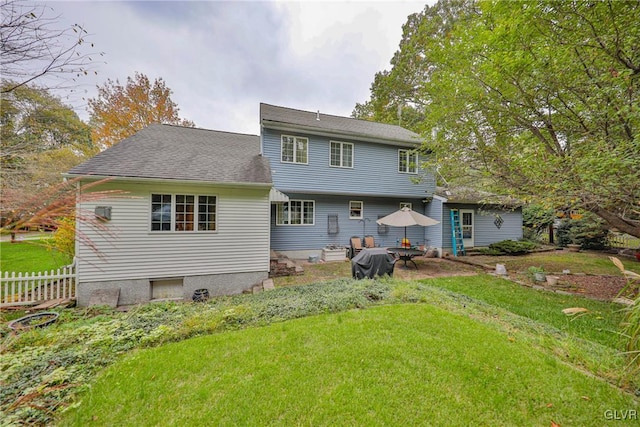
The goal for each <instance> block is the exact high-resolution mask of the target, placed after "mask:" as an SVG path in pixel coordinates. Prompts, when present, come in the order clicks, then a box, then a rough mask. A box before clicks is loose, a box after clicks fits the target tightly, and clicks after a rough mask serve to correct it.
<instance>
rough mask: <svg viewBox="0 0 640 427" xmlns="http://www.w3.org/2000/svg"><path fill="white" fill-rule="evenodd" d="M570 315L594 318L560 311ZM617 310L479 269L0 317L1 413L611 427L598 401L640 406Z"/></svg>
mask: <svg viewBox="0 0 640 427" xmlns="http://www.w3.org/2000/svg"><path fill="white" fill-rule="evenodd" d="M574 306H584V307H588V308H589V309H590V310H591V313H589V314H587V315H584V316H581V317H578V318H568V317H566V316H565V315H564V314H561V310H562V309H564V308H567V307H574ZM617 309H618V306H616V305H613V304H606V303H601V302H593V301H590V300H586V299H583V298H580V297H572V298H570V297H566V296H562V295H557V294H552V293H548V292H542V291H536V290H534V289H531V288H527V287H522V286H520V285H518V284H515V283H512V282H507V281H505V280H503V279H500V278H496V277H491V276H488V275H477V276H470V277H451V278H439V279H429V280H423V281H407V280H401V279H398V278H396V279H382V280H375V281H369V280H360V281H354V280H346V279H342V280H334V281H329V282H324V283H316V284H311V285H302V286H285V287H281V288H277V289H276V290H274V291H271V292H263V293H259V294H255V295H237V296H232V297H224V298H213V299H211V300H210V301H208V302H206V303H199V304H194V303H176V302H165V303H157V304H147V305H143V306H140V307H136V308H134V309H133V310H132V311H130V312H128V313H122V312H116V311H112V310H109V309H103V308H92V309H72V310H69V309H67V310H60V311H61V316H60V318H59V319H58V321H57V322H56V323H55V324H54V325H52V326H50V327H47V328H42V329H37V330H32V331H27V332H23V333H21V334H19V335H15V334H12V333H10V331H9V330H8V328H7V327H6V323H3V322H0V340H1V341H2V343H1V345H0V385H1V386H0V419H3V418H4V420H5V423H6V424H8V425H11V424H18V425H50V424H52V423H53V424H57V423H59V422H62V423H66V424H72V425H73V424H76V425H84V424H86V421H87V420H91V423H94V422H95V423H97V424H103V425H104V424H112V425H121V424H124V425H137V424H141V423H142V424H145V423H148V424H159V425H164V424H173V425H182V424H186V425H190V424H207V425H226V424H240V425H262V424H265V423H269V422H270V423H271V424H276V425H278V424H280V425H289V424H294V425H312V424H313V425H315V424H321V425H329V424H334V423H338V424H340V423H343V424H351V425H368V424H371V423H372V424H374V425H375V424H376V423H377V424H382V423H389V424H399V425H413V424H425V423H427V424H434V425H465V424H466V425H490V424H496V425H549V424H550V422H551V421H550V420H551V419H553V420H555V421H556V422H558V423H559V424H560V425H605V424H606V422H605V421H606V420H604V419H603V418H602V410H603V409H602V408H603V407H605V409H611V408H606V406H607V405H618V406H617V407H613V409H625V408H636V407H638V405H640V401H638V399H637V398H636V399H635V401H634V400H633V398H631V397H629V396H630V395H627V394H624V392H623V391H622V390H628V391H631V392H634V391H635V392H636V393H638V394H640V377H638V376H637V375H636V374H634V373H632V372H630V371H627V370H626V363H627V362H626V360H625V358H624V357H623V355H622V354H621V353H620V351H619V348H620V347H619V343H618V342H617V340H616V338H615V337H616V332H615V330H616V326H617V323H618V321H619V319H620V313H619V312H618V311H617ZM2 316H3V314H2V313H0V319H1V318H2ZM609 328H611V330H608V329H609ZM168 343H172V344H168ZM149 347H151V348H149ZM104 368H107V370H106V371H104V372H102V373H101V371H102V370H103V369H104ZM493 369H495V371H493ZM96 378H98V379H97V382H95V381H96ZM478 382H479V383H478ZM605 382H607V384H608V385H607V386H605V385H604V383H605ZM478 384H480V385H478ZM576 396H578V397H579V399H578V398H577V397H576ZM630 399H631V400H630ZM634 402H635V403H634ZM632 404H633V405H635V406H629V405H632ZM69 405H71V406H72V407H74V406H77V409H73V410H70V411H69V412H62V411H61V410H63V409H65V408H68V407H69ZM209 406H210V407H211V409H207V408H209ZM173 408H175V409H173ZM200 412H203V413H204V414H205V415H206V417H209V420H208V421H206V422H203V418H201V415H200ZM261 414H262V415H261ZM181 417H182V418H181ZM260 417H263V418H260ZM546 417H548V418H546ZM94 419H95V421H93V420H94ZM265 420H267V421H268V422H267V421H265ZM376 420H377V421H376ZM425 420H427V421H425ZM0 424H2V423H0ZM617 425H624V424H617Z"/></svg>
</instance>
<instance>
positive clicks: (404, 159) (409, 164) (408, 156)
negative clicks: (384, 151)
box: [398, 150, 418, 173]
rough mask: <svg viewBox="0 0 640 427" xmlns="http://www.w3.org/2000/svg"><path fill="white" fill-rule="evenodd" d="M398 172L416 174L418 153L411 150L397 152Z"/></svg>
mask: <svg viewBox="0 0 640 427" xmlns="http://www.w3.org/2000/svg"><path fill="white" fill-rule="evenodd" d="M398 172H400V173H418V153H416V152H415V151H412V150H398Z"/></svg>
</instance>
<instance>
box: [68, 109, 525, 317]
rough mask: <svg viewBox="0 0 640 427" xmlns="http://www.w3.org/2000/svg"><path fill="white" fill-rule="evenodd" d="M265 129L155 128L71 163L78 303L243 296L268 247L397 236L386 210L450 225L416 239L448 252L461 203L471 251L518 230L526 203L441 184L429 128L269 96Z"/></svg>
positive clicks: (314, 249)
mask: <svg viewBox="0 0 640 427" xmlns="http://www.w3.org/2000/svg"><path fill="white" fill-rule="evenodd" d="M260 125H261V131H260V135H259V136H258V135H245V134H237V133H229V132H219V131H212V130H205V129H197V128H185V127H179V126H170V125H151V126H149V127H147V128H145V129H143V130H141V131H139V132H138V133H136V134H135V135H133V136H131V137H129V138H126V139H125V140H123V141H121V142H120V143H118V144H116V145H114V146H113V147H111V148H109V149H107V150H105V151H103V152H102V153H100V154H98V155H96V156H95V157H93V158H92V159H90V160H88V161H86V162H85V163H83V164H81V165H79V166H77V167H75V168H73V169H72V170H71V171H69V172H68V174H66V176H67V177H68V178H77V179H78V194H79V198H78V200H79V201H78V207H77V212H78V218H81V219H83V220H81V221H78V222H77V226H76V227H77V233H76V234H77V239H76V259H77V274H78V279H77V281H78V292H77V294H78V303H79V304H80V305H85V304H86V303H87V302H88V301H89V298H90V295H91V293H92V292H93V291H95V290H102V289H117V290H119V292H120V299H119V303H120V304H133V303H140V302H146V301H149V300H152V299H160V298H185V299H188V298H190V297H191V295H193V293H194V291H195V290H197V289H208V291H209V293H210V294H211V295H221V294H232V293H238V292H241V291H242V290H244V289H247V288H249V287H251V285H253V284H255V283H260V282H261V281H262V280H264V279H266V278H267V277H268V275H269V268H270V264H269V259H270V251H271V250H275V251H278V252H283V253H285V254H287V255H289V256H290V257H292V258H307V257H308V256H310V255H313V254H316V255H317V254H319V253H320V251H321V250H322V248H324V247H326V246H332V245H335V246H347V245H349V242H350V238H351V237H352V236H359V237H364V236H366V235H371V236H373V237H374V240H375V242H376V244H377V245H379V246H381V247H391V246H398V242H399V240H400V239H401V238H402V237H404V229H403V228H396V227H389V226H384V225H378V224H376V220H377V219H379V218H380V217H383V216H386V215H388V214H390V213H392V212H394V211H397V210H399V209H400V208H402V207H404V206H408V207H410V208H411V209H413V210H415V211H417V212H420V213H422V214H424V215H427V216H430V217H431V218H433V219H436V220H438V221H440V223H439V224H438V225H436V226H430V227H424V228H423V227H419V226H416V227H409V228H408V229H407V237H408V238H409V239H410V240H411V243H412V244H414V245H425V246H431V247H435V248H437V249H438V251H439V252H440V253H441V254H442V253H444V252H447V251H450V249H451V246H452V245H451V223H450V221H449V212H450V210H451V209H457V210H459V212H460V214H461V219H462V231H463V234H464V237H465V245H466V246H467V247H470V246H486V245H488V244H490V243H492V242H496V241H500V240H504V239H519V238H521V237H522V229H521V225H522V216H521V212H520V210H519V209H517V208H516V209H511V210H503V209H499V208H497V207H491V206H486V205H483V204H480V201H479V200H478V199H472V198H470V197H468V196H467V195H464V196H461V195H459V194H454V193H452V192H451V191H450V190H441V191H440V189H437V188H436V186H435V180H434V177H433V176H432V175H431V174H429V173H427V172H425V171H423V170H421V168H420V162H421V160H422V159H421V156H422V154H419V153H418V152H417V151H416V150H415V149H416V148H417V147H419V146H420V144H421V141H420V137H419V135H417V134H415V133H413V132H411V131H408V130H406V129H403V128H402V127H400V126H394V125H389V124H382V123H374V122H369V121H365V120H357V119H352V118H347V117H339V116H333V115H328V114H325V113H322V112H310V111H300V110H295V109H290V108H284V107H278V106H273V105H268V104H261V105H260ZM103 179H108V181H106V182H100V180H103ZM96 182H100V184H99V185H98V186H97V187H91V188H89V189H85V187H84V185H86V184H92V183H96ZM96 190H106V191H109V190H119V191H121V192H122V191H124V192H126V195H122V194H119V195H116V196H114V195H112V194H111V193H108V192H107V193H103V196H104V197H101V198H96V197H95V195H92V192H94V191H96ZM87 219H89V220H88V221H87ZM91 224H94V225H95V224H98V226H97V227H96V226H91Z"/></svg>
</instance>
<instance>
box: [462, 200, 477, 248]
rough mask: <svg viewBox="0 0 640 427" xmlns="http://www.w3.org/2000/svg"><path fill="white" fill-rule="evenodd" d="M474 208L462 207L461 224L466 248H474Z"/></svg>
mask: <svg viewBox="0 0 640 427" xmlns="http://www.w3.org/2000/svg"><path fill="white" fill-rule="evenodd" d="M473 223H474V218H473V209H460V225H461V226H462V242H463V243H464V248H465V249H467V248H472V247H473V246H474V242H473V235H474V233H473Z"/></svg>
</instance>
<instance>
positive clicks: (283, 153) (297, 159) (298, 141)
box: [280, 135, 309, 165]
mask: <svg viewBox="0 0 640 427" xmlns="http://www.w3.org/2000/svg"><path fill="white" fill-rule="evenodd" d="M308 148H309V140H308V139H307V138H301V137H299V136H288V135H282V145H281V146H280V161H282V162H284V163H302V164H305V165H306V164H308V163H309V154H308V153H309V150H308Z"/></svg>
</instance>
